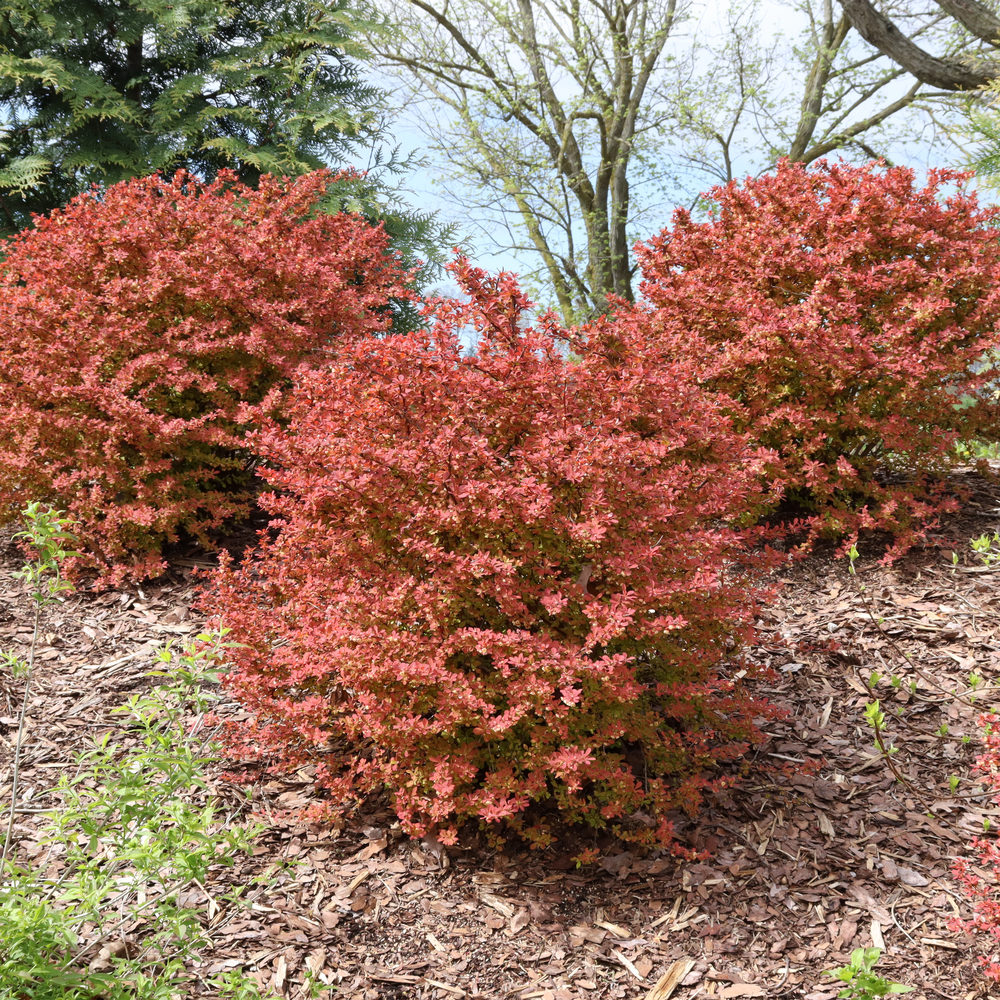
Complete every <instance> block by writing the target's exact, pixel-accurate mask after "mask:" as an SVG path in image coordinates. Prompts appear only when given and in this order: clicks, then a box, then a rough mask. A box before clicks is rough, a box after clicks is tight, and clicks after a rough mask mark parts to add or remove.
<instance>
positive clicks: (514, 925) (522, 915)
mask: <svg viewBox="0 0 1000 1000" xmlns="http://www.w3.org/2000/svg"><path fill="white" fill-rule="evenodd" d="M530 923H531V914H530V913H528V911H527V910H518V911H517V913H515V914H514V916H512V917H511V918H510V932H511V934H517V933H518V932H519V931H522V930H524V928H525V927H527V926H528V924H530Z"/></svg>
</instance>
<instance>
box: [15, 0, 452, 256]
mask: <svg viewBox="0 0 1000 1000" xmlns="http://www.w3.org/2000/svg"><path fill="white" fill-rule="evenodd" d="M371 27H372V25H371V24H370V23H368V22H366V21H365V19H364V14H363V13H362V12H361V11H359V9H358V8H356V7H353V6H349V0H332V2H322V0H232V2H228V0H0V117H2V119H3V133H2V135H0V142H2V145H0V232H6V233H8V234H9V233H11V232H15V231H17V230H19V229H22V228H24V227H25V226H26V225H29V224H30V221H31V213H42V212H47V211H49V210H51V209H52V208H54V207H56V206H58V205H61V204H64V203H65V202H66V201H68V200H69V199H70V198H71V197H73V196H74V195H75V194H77V193H78V192H80V191H81V190H84V189H86V188H88V187H90V186H91V185H92V184H95V183H96V184H100V185H105V184H111V183H114V182H116V181H119V180H123V179H126V178H129V177H136V176H141V175H143V174H148V173H151V172H153V171H155V170H162V171H164V172H166V173H171V172H173V171H174V170H176V169H178V168H181V167H183V168H186V169H187V170H189V171H191V172H192V173H194V174H197V175H199V176H201V177H204V178H206V179H210V178H211V177H212V176H213V175H214V174H215V173H216V172H217V171H218V170H219V169H220V168H221V167H230V168H232V169H234V170H235V171H236V172H237V174H238V175H239V176H240V179H241V180H243V181H244V182H246V183H249V184H254V183H255V182H256V180H257V178H258V177H259V176H260V175H261V174H262V173H274V174H288V175H295V174H299V173H303V172H305V171H307V170H311V169H314V168H316V167H319V166H322V165H335V164H338V163H345V162H350V160H351V159H352V158H356V159H363V160H368V159H369V153H368V152H367V150H368V149H370V148H371V147H372V145H373V144H376V143H377V142H378V141H379V138H380V135H381V131H382V126H381V124H380V118H379V112H380V110H381V102H382V93H381V92H380V91H379V90H378V89H377V88H375V87H372V86H370V85H368V84H366V83H365V82H364V81H362V80H361V78H360V77H359V75H358V72H357V69H356V67H355V62H354V60H357V59H359V58H363V57H364V55H365V51H364V49H363V48H362V47H361V46H359V45H358V44H357V43H356V42H355V41H354V40H353V38H354V34H355V33H356V32H359V31H360V30H362V29H363V28H366V29H371ZM352 154H353V156H352ZM362 165H363V163H362ZM374 166H375V169H374V170H373V171H372V172H371V173H370V174H369V177H368V179H367V181H366V182H363V183H360V184H359V183H357V182H355V183H354V184H353V185H351V186H350V189H349V190H347V191H344V192H342V193H340V194H336V195H335V196H334V198H333V202H334V203H336V204H337V207H340V206H342V207H346V208H353V209H356V210H360V211H362V212H364V213H365V214H366V215H369V217H374V218H379V219H384V220H385V221H386V224H387V228H388V229H389V230H390V232H393V233H394V234H395V235H397V236H399V238H400V240H401V249H402V250H403V252H404V256H411V257H415V256H425V257H426V256H428V255H431V256H433V255H434V251H435V249H436V247H435V239H434V235H435V234H434V226H433V225H432V223H431V220H430V219H429V218H428V217H425V216H421V215H419V214H414V213H412V212H408V211H407V210H406V209H405V207H404V206H402V205H401V204H400V203H399V201H398V200H397V199H395V198H394V197H393V196H392V194H391V191H390V190H389V188H388V186H387V185H386V183H385V178H386V174H391V173H393V172H398V171H399V169H401V167H402V165H401V164H400V163H399V162H398V161H397V160H396V159H395V158H394V157H391V158H390V159H389V160H388V161H387V162H382V161H381V160H380V158H379V157H377V156H376V157H375V161H374Z"/></svg>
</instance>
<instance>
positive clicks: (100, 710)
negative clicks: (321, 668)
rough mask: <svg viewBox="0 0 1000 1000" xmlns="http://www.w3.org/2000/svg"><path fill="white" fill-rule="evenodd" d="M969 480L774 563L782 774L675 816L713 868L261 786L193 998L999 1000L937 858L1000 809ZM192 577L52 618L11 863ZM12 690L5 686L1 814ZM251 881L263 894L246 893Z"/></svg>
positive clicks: (960, 850) (996, 643)
mask: <svg viewBox="0 0 1000 1000" xmlns="http://www.w3.org/2000/svg"><path fill="white" fill-rule="evenodd" d="M966 479H967V480H968V481H969V482H970V483H971V484H972V486H973V489H974V492H973V496H972V499H971V500H970V501H969V502H968V503H966V504H965V505H964V506H963V509H962V511H961V513H960V514H959V515H957V516H955V517H953V518H951V519H949V520H948V522H947V523H946V524H945V525H944V526H943V527H942V529H941V530H940V531H939V532H937V534H936V535H935V536H934V537H933V538H932V539H931V540H930V541H929V543H928V544H927V545H926V546H925V547H923V548H920V549H917V550H914V551H912V552H911V553H910V554H909V555H907V556H906V557H905V558H904V559H902V560H900V561H898V562H897V563H895V564H894V565H893V566H892V567H890V568H885V567H881V566H879V565H878V560H877V556H878V552H877V550H876V549H874V548H873V549H872V550H871V552H864V553H863V554H862V558H861V559H860V560H859V562H858V565H857V576H853V577H852V576H851V574H850V573H849V572H848V566H847V564H846V563H845V562H844V561H843V560H835V559H833V558H832V555H831V554H830V553H829V552H827V553H823V552H820V553H817V554H814V555H813V556H811V557H810V558H809V559H808V560H806V561H803V562H801V563H798V564H796V565H794V566H792V567H790V568H789V569H787V570H786V571H784V573H783V574H782V577H781V580H782V585H783V587H782V591H781V593H780V596H779V597H778V599H777V600H776V602H775V603H774V604H773V605H772V606H770V607H769V608H768V609H767V611H766V614H765V616H764V618H763V619H762V621H761V622H760V627H761V632H760V639H759V641H760V645H759V646H757V647H756V648H754V649H753V650H752V651H751V655H752V656H753V658H754V659H755V660H756V661H757V662H760V663H765V664H767V665H769V666H771V667H772V668H774V670H775V672H776V678H777V679H776V680H774V681H772V682H768V683H765V684H763V685H762V691H763V693H764V694H766V695H767V696H768V697H769V698H770V699H771V700H772V701H774V702H775V703H777V704H778V705H780V706H783V707H784V708H786V709H787V711H788V714H787V717H785V718H784V719H782V720H781V721H778V722H771V723H768V724H767V726H766V730H767V737H768V742H767V743H766V744H764V745H763V746H760V747H757V748H755V751H754V762H755V763H756V764H758V765H760V764H770V765H774V768H775V769H774V770H773V772H769V771H768V769H766V768H761V767H757V768H755V769H754V770H753V771H752V772H751V776H750V778H749V779H748V780H746V781H745V782H744V783H743V784H742V785H741V786H740V787H739V788H738V789H736V790H733V791H731V792H729V793H727V794H723V795H720V796H718V797H717V798H716V799H714V800H713V801H712V802H711V803H710V804H709V806H708V807H707V808H706V809H705V810H704V811H703V812H702V813H701V814H700V815H699V816H698V818H697V820H696V821H691V820H687V819H685V818H683V817H679V818H678V823H679V828H680V830H681V834H682V836H683V838H684V839H685V841H686V843H687V844H688V845H689V846H691V847H694V848H696V849H698V850H703V851H706V852H708V858H707V860H704V861H700V862H684V861H679V860H677V859H676V858H673V857H670V856H666V855H662V854H661V855H655V854H654V855H648V856H641V855H639V854H636V853H634V852H632V851H629V850H626V849H624V848H623V847H622V846H621V845H619V844H615V843H613V842H610V841H604V842H600V843H599V846H601V847H602V849H603V851H604V854H603V856H602V858H601V860H600V862H599V864H597V865H594V866H592V867H590V868H585V869H577V868H575V867H574V866H573V864H572V862H571V861H570V856H569V854H568V853H566V851H565V850H563V851H559V850H550V851H546V852H530V851H521V850H519V849H517V848H515V847H511V846H510V845H508V847H507V850H506V853H502V852H499V851H495V850H489V849H487V848H486V847H485V846H484V845H481V844H476V843H473V842H469V843H467V844H466V845H465V846H464V847H463V848H447V849H445V848H442V846H441V845H440V844H438V843H437V842H436V841H434V840H433V839H431V840H424V841H421V842H414V841H411V840H409V839H408V838H406V837H405V836H403V835H402V834H401V832H400V831H399V828H398V825H397V824H395V823H394V821H393V817H392V815H391V814H390V813H389V812H388V810H386V809H385V808H381V807H379V806H378V805H377V804H376V805H373V806H371V807H370V808H369V810H368V811H367V812H366V813H364V814H363V815H361V816H355V817H353V818H351V819H350V820H349V821H348V822H346V823H344V822H334V823H329V824H326V825H318V824H304V823H301V822H298V821H296V819H295V818H294V817H295V815H296V813H297V812H300V811H301V809H302V808H303V807H306V806H308V805H309V804H311V803H312V802H314V801H315V789H314V787H313V780H312V773H311V771H310V769H308V768H306V769H303V770H301V771H299V772H297V773H296V774H294V775H290V776H287V777H282V778H280V779H279V778H273V777H270V776H267V777H265V778H263V779H262V780H261V781H259V782H258V783H257V784H256V786H255V787H254V788H253V803H252V808H253V810H254V812H255V813H256V814H258V815H259V816H262V817H263V818H264V819H265V820H266V821H267V824H268V825H267V829H266V831H265V833H264V834H263V835H262V837H261V838H260V840H259V841H258V843H257V845H256V847H255V848H254V851H253V855H252V856H250V857H246V858H240V859H237V861H236V864H235V867H233V868H227V867H223V866H220V867H219V869H218V870H217V871H216V872H214V873H213V876H214V881H209V882H208V883H207V884H206V885H205V887H204V892H201V890H198V891H197V892H194V893H192V894H191V896H190V898H189V899H188V901H187V902H188V903H189V905H191V906H192V907H199V908H201V909H202V910H203V915H204V920H205V921H206V923H207V926H208V931H209V936H210V938H211V940H212V942H213V944H212V947H211V949H210V950H209V951H208V952H207V953H205V954H204V955H203V956H202V958H203V961H202V965H201V966H200V967H199V968H197V969H195V970H194V971H195V972H196V974H197V975H198V976H199V977H200V978H201V979H202V980H205V979H207V978H208V977H210V976H213V975H215V974H216V973H218V972H220V971H225V970H226V969H230V968H234V967H237V966H240V967H242V968H244V969H247V970H250V971H251V972H252V974H253V975H254V976H255V977H256V978H257V980H258V981H259V982H260V983H261V985H262V986H264V987H265V988H266V989H267V990H270V991H272V992H273V993H276V994H280V995H283V996H288V997H295V996H306V995H307V992H306V990H305V987H304V980H305V976H306V973H307V971H309V970H311V971H312V973H314V974H315V975H318V977H319V979H320V980H321V981H323V982H324V983H327V984H330V985H333V986H336V987H337V993H336V995H337V996H338V997H341V998H343V1000H389V998H411V997H412V998H431V997H433V998H437V1000H448V998H460V997H466V996H468V997H477V996H478V997H483V998H503V1000H514V998H518V1000H606V998H607V1000H619V998H627V1000H639V998H644V997H648V998H649V1000H668V998H669V997H670V996H673V997H675V998H677V1000H691V998H694V997H705V998H708V997H719V998H736V997H767V998H777V997H790V998H806V1000H827V998H832V997H835V996H836V994H837V992H838V988H839V987H838V986H836V985H834V984H833V983H832V981H831V980H830V979H829V977H826V978H824V977H823V976H822V975H821V973H822V971H823V970H825V969H830V968H833V967H835V966H838V965H841V964H844V963H845V962H846V961H847V959H848V957H849V953H850V951H851V949H852V948H856V947H860V946H870V945H872V944H873V943H874V944H875V945H878V946H879V947H884V949H885V954H884V956H883V960H882V962H881V963H880V969H881V970H883V971H884V973H885V974H886V975H888V976H890V977H891V978H894V979H897V980H900V981H902V982H904V983H907V984H910V985H913V986H915V987H917V990H916V991H915V992H914V993H912V994H910V996H912V997H914V998H916V1000H920V998H928V1000H929V998H936V997H944V998H949V1000H959V998H961V1000H973V998H979V997H986V996H990V995H995V992H996V991H995V990H994V991H993V992H991V984H988V983H987V981H986V980H985V979H984V978H983V977H982V975H981V974H980V973H979V972H978V965H977V961H976V956H977V954H978V949H977V942H975V941H973V940H971V939H970V938H967V937H966V936H963V935H959V934H956V933H954V932H952V931H950V930H949V929H948V921H949V920H950V919H951V918H952V917H954V916H956V915H968V914H967V907H966V904H965V902H964V900H963V897H962V896H961V894H960V892H959V891H958V888H957V886H956V884H955V882H954V880H953V879H952V878H951V874H950V869H951V865H952V861H953V859H954V858H956V857H958V856H961V855H963V854H965V853H966V851H967V848H966V845H967V844H968V842H969V840H970V839H971V837H972V836H974V835H976V834H981V833H982V831H983V828H984V820H989V819H992V821H993V828H994V829H997V828H998V827H1000V809H998V808H997V807H996V806H995V805H993V804H992V803H991V802H990V800H989V798H988V797H986V796H984V795H982V794H981V793H979V790H978V786H977V785H976V784H975V782H974V781H973V780H971V779H970V778H969V768H970V764H971V761H972V758H973V756H974V753H975V751H976V728H975V719H976V716H977V715H978V713H979V711H980V710H981V709H983V708H986V707H989V706H990V705H992V704H993V703H994V702H1000V698H998V697H997V693H996V689H995V688H994V685H996V684H997V683H998V679H1000V678H998V675H1000V591H998V589H997V585H996V582H997V580H998V579H1000V577H998V575H997V574H998V573H1000V567H996V572H994V571H993V567H991V568H990V569H988V570H987V569H985V568H983V567H981V565H979V564H977V562H976V560H975V558H974V556H973V554H972V553H971V550H970V549H969V545H968V542H969V539H970V538H972V537H975V536H978V535H980V534H982V533H983V532H990V533H992V532H993V531H994V530H996V529H997V528H1000V487H998V486H993V485H990V484H988V483H985V482H983V481H981V480H979V479H978V477H975V476H974V475H972V474H971V473H970V474H969V475H968V476H966ZM953 551H954V552H958V553H959V564H958V566H957V567H954V566H953V564H952V558H951V553H952V552H953ZM203 561H204V560H202V559H199V558H193V559H187V560H178V561H176V562H175V563H174V565H173V567H172V570H171V575H170V576H168V577H165V578H164V579H162V580H160V581H158V582H157V583H156V584H155V585H150V586H148V587H142V588H133V589H130V590H126V591H121V592H111V593H91V592H88V591H81V592H78V593H76V594H74V595H72V596H70V597H69V598H68V600H67V601H66V603H65V604H63V605H60V606H57V607H53V608H51V609H49V610H48V611H47V612H46V617H45V623H44V627H43V633H44V646H43V648H42V650H41V662H40V664H39V667H38V670H37V673H36V678H35V681H34V694H33V696H32V698H31V701H30V703H29V711H28V716H29V721H28V726H29V730H28V740H27V753H26V757H25V760H24V764H23V771H22V779H21V789H22V794H21V796H20V799H19V803H18V815H17V817H16V819H17V823H16V825H15V833H16V835H17V837H18V850H19V852H20V853H21V854H22V856H26V857H31V856H32V853H33V851H34V852H35V853H37V852H38V850H39V849H38V845H37V844H36V842H35V841H34V840H33V837H34V836H35V830H36V824H37V823H38V822H39V817H40V814H41V813H42V811H43V810H44V807H45V806H46V805H47V804H48V803H49V802H50V801H51V800H49V799H47V798H46V793H47V791H48V790H50V789H51V788H52V787H53V786H54V785H55V783H56V780H57V778H58V775H59V773H60V771H62V770H63V769H65V768H67V767H69V766H70V765H71V764H72V763H73V760H74V755H75V754H77V753H78V752H80V751H81V750H83V749H84V748H85V746H86V744H87V741H88V740H89V739H91V738H92V737H94V736H99V735H101V734H102V733H105V732H111V733H112V734H113V735H114V738H115V739H118V740H126V741H127V736H125V735H123V730H122V722H121V718H120V716H116V715H114V714H113V710H114V709H115V708H116V707H117V706H118V705H120V704H121V703H122V702H123V701H124V700H125V699H126V698H127V697H128V695H129V694H130V693H131V692H133V691H136V690H139V689H141V687H142V686H144V685H148V684H150V683H151V682H150V681H149V679H148V678H146V677H145V674H146V672H147V670H149V669H150V668H151V666H152V662H153V656H154V654H155V650H156V648H157V647H158V645H159V644H162V643H163V642H164V641H167V640H183V639H184V638H185V637H188V636H191V635H193V634H194V633H196V632H197V631H198V630H199V629H200V628H201V625H202V622H201V620H200V619H199V617H198V615H197V613H196V612H195V611H193V610H192V600H193V597H194V584H193V582H192V572H193V570H194V569H195V567H196V565H197V564H198V563H199V562H203ZM17 564H18V557H17V553H16V550H14V549H13V548H10V547H8V549H7V551H6V554H5V556H4V559H3V563H2V566H0V649H2V648H8V649H17V648H18V647H19V646H24V645H25V644H27V643H28V642H29V641H30V637H31V628H30V626H31V609H30V606H29V603H28V599H27V597H26V596H25V594H24V592H23V587H22V586H21V584H20V582H19V581H17V580H15V579H14V578H13V576H12V575H11V574H12V571H13V570H14V569H15V568H17ZM862 588H863V589H862ZM872 671H876V672H877V673H878V674H880V675H882V678H883V679H880V680H879V682H878V684H877V687H876V691H877V693H878V694H879V696H880V697H881V699H882V701H883V705H884V707H885V715H886V719H887V727H888V735H887V739H889V740H891V741H892V742H893V743H894V745H895V746H896V747H897V752H896V753H895V754H894V755H893V757H892V761H893V764H894V766H895V769H896V771H897V772H898V773H897V774H894V773H892V771H891V770H890V769H889V767H888V765H887V763H886V761H885V759H884V757H883V756H882V755H881V754H880V753H879V752H878V751H877V750H876V749H875V747H874V746H873V742H872V736H871V731H870V729H869V728H868V727H867V725H866V723H865V721H864V706H865V704H866V703H867V702H869V701H870V700H871V694H870V693H869V691H868V688H867V681H868V679H869V678H870V675H871V673H872ZM972 673H978V674H979V675H980V676H981V677H982V678H983V684H982V685H980V688H979V690H978V692H973V691H972V690H971V688H970V683H969V677H970V674H972ZM892 677H895V678H897V679H898V686H893V684H892V683H891V678H892ZM20 691H21V682H19V681H14V680H12V679H11V678H10V677H9V676H6V675H2V674H0V801H2V800H4V799H5V798H6V797H8V796H9V793H10V764H11V757H12V749H13V742H14V739H15V736H16V718H15V715H16V710H17V706H18V704H19V701H20ZM972 695H976V696H977V697H978V700H976V701H975V702H974V703H973V698H972V697H970V696H972ZM897 708H902V709H903V715H902V716H897V714H896V709H897ZM223 711H224V712H228V713H229V714H230V715H238V714H239V712H240V709H239V706H237V705H228V706H224V707H223ZM965 736H970V737H972V741H971V742H963V737H965ZM806 764H808V765H810V766H808V767H806V766H804V765H806ZM783 766H787V767H788V771H787V773H785V774H783V773H782V772H781V771H780V770H779V769H780V768H781V767H783ZM222 773H223V767H222V765H221V764H220V767H219V769H218V773H217V774H216V775H215V778H214V781H213V784H212V787H211V788H210V792H212V793H214V794H216V795H217V796H219V797H220V798H221V799H222V800H223V801H224V802H226V803H231V804H232V811H233V817H234V818H235V816H236V815H237V814H238V813H239V811H240V809H241V808H245V806H241V805H240V803H241V802H242V801H243V798H242V796H243V793H242V791H240V790H238V789H236V788H234V787H233V786H231V785H229V784H228V783H227V782H226V781H225V780H224V779H223V777H222ZM953 779H958V786H957V789H956V790H954V791H953V789H952V785H953V784H954V780H953ZM5 809H6V807H5ZM4 814H6V813H5V810H4ZM261 875H266V876H268V877H269V879H270V885H265V886H264V887H261V886H260V885H258V884H256V883H255V879H256V878H257V877H258V876H261ZM232 884H245V885H247V886H249V889H248V896H249V898H250V899H252V901H253V902H252V906H251V908H250V909H247V908H246V907H243V908H240V909H236V908H229V907H227V905H219V903H218V899H219V898H221V896H222V894H223V893H224V891H225V890H226V889H227V888H228V887H229V886H230V885H232ZM979 944H982V945H983V946H984V947H985V942H980V943H979ZM657 984H659V985H657ZM206 991H207V987H206Z"/></svg>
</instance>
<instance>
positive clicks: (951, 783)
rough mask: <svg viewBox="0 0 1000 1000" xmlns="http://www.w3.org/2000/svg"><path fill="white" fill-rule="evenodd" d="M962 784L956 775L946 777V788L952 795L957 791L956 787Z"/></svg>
mask: <svg viewBox="0 0 1000 1000" xmlns="http://www.w3.org/2000/svg"><path fill="white" fill-rule="evenodd" d="M961 783H962V779H961V778H959V777H958V776H957V775H954V774H952V775H949V777H948V787H949V788H950V789H951V794H952V795H954V794H955V792H957V791H958V786H959V785H960V784H961Z"/></svg>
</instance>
